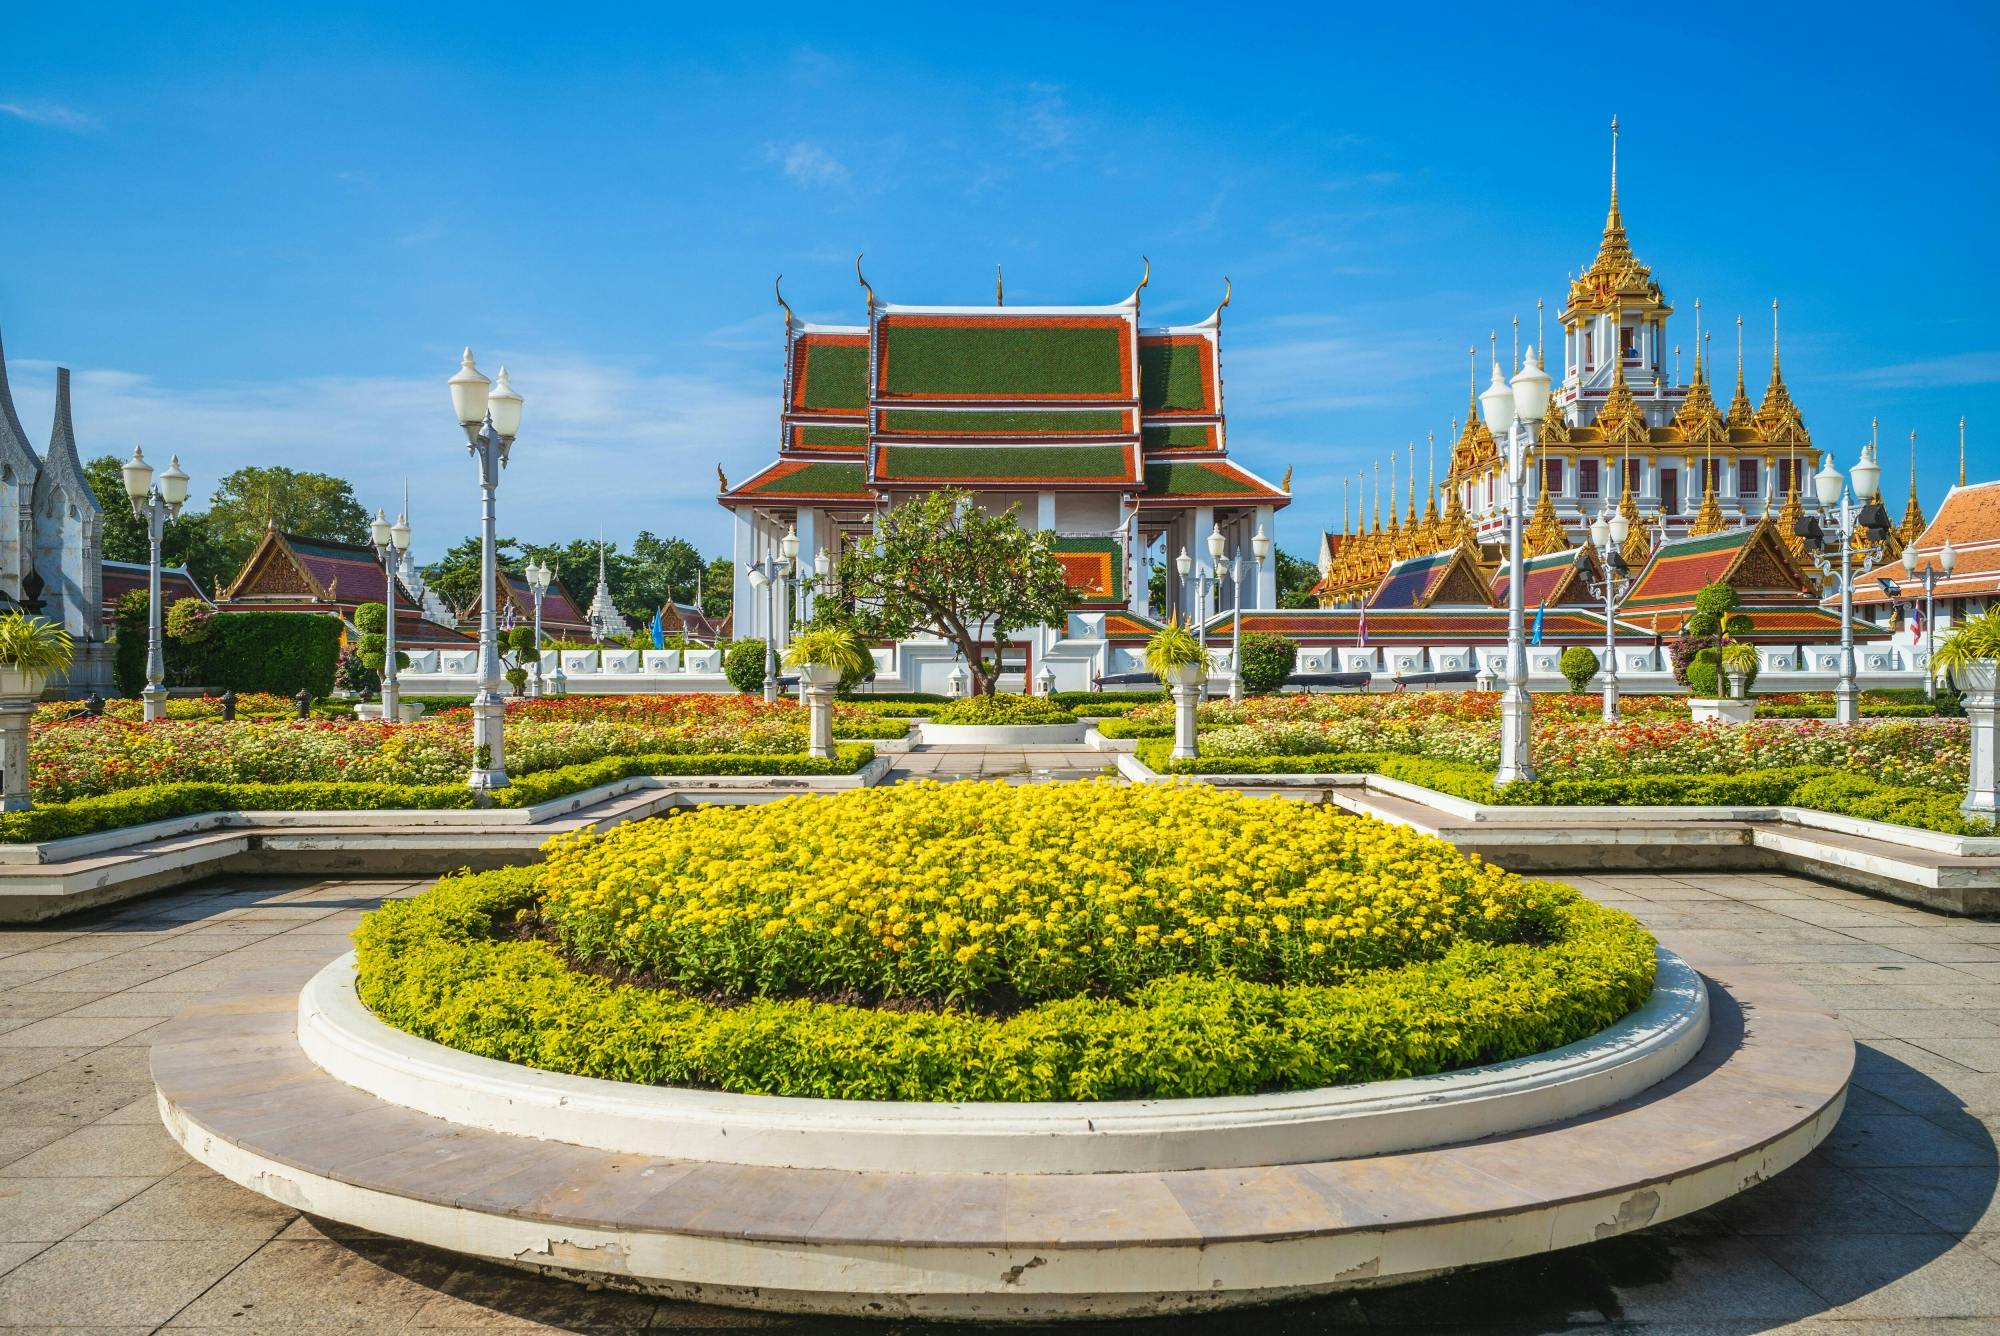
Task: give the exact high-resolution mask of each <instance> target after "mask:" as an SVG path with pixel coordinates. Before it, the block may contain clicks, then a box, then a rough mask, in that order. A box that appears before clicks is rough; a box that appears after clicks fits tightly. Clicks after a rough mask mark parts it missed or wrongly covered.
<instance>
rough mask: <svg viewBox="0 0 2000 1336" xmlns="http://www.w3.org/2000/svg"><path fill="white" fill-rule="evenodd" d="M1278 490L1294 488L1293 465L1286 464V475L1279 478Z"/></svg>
mask: <svg viewBox="0 0 2000 1336" xmlns="http://www.w3.org/2000/svg"><path fill="white" fill-rule="evenodd" d="M1278 490H1279V491H1281V492H1289V491H1291V490H1292V466H1291V465H1290V464H1287V465H1285V476H1284V477H1283V478H1280V479H1279V480H1278Z"/></svg>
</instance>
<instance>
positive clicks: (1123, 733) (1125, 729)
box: [1097, 719, 1174, 738]
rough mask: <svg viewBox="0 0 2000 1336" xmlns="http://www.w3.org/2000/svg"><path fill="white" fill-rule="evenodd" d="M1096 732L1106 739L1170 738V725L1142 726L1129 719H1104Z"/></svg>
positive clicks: (1172, 732)
mask: <svg viewBox="0 0 2000 1336" xmlns="http://www.w3.org/2000/svg"><path fill="white" fill-rule="evenodd" d="M1097 731H1098V733H1099V734H1101V735H1102V736H1104V737H1107V738H1170V737H1172V736H1173V735H1174V726H1173V725H1172V724H1142V723H1138V722H1136V721H1134V720H1131V719H1106V720H1105V721H1104V722H1103V723H1101V724H1099V725H1098V726H1097Z"/></svg>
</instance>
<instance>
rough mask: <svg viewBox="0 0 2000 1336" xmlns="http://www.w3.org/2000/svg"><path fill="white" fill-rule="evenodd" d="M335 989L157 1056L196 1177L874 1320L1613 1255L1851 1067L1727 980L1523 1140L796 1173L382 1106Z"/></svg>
mask: <svg viewBox="0 0 2000 1336" xmlns="http://www.w3.org/2000/svg"><path fill="white" fill-rule="evenodd" d="M322 963H323V962H322V961H320V960H318V959H311V958H308V959H306V960H294V961H290V962H286V963H283V964H278V965H273V966H271V967H269V968H268V969H265V970H262V971H257V972H253V973H247V974H245V975H244V976H241V977H239V978H238V979H236V980H234V981H233V982H232V983H231V984H230V986H229V987H228V988H226V989H225V990H223V991H222V992H220V993H218V994H216V995H214V996H213V997H211V998H208V999H206V1000H204V1001H203V1002H201V1003H198V1004H196V1005H195V1006H194V1007H192V1008H190V1009H188V1010H187V1011H186V1012H183V1013H182V1015H181V1016H179V1017H178V1018H176V1019H175V1020H173V1021H171V1022H169V1023H168V1024H167V1026H166V1027H165V1029H164V1030H163V1031H162V1032H161V1038H160V1040H159V1041H158V1042H157V1043H156V1045H155V1046H154V1048H153V1051H152V1066H153V1077H154V1081H155V1084H156V1087H157V1090H158V1095H159V1104H160V1110H161V1114H162V1117H163V1120H164V1121H165V1124H166V1126H167V1129H168V1131H169V1133H170V1134H171V1135H172V1136H173V1137H174V1138H175V1139H176V1140H177V1141H179V1142H180V1144H181V1145H182V1146H184V1147H185V1148H186V1149H187V1150H188V1151H189V1153H190V1154H192V1155H193V1156H194V1157H195V1158H197V1159H199V1160H201V1161H202V1162H203V1163H205V1164H207V1165H209V1166H210V1167H211V1168H213V1169H215V1170H216V1171H218V1172H219V1173H221V1174H223V1175H224V1176H225V1177H228V1178H230V1179H231V1180H232V1181H234V1182H236V1183H239V1184H241V1185H243V1186H245V1187H247V1188H250V1189H251V1190H253V1191H256V1192H259V1193H261V1194H263V1195H265V1196H268V1197H271V1198H274V1199H276V1200H278V1201H281V1202H284V1203H286V1204H287V1205H289V1206H291V1207H293V1208H294V1209H297V1210H301V1211H306V1212H309V1213H312V1214H314V1215H319V1216H323V1217H326V1218H329V1219H333V1220H337V1221H341V1222H343V1223H347V1224H352V1225H356V1226H359V1227H361V1228H365V1229H369V1230H373V1231H375V1232H377V1233H384V1234H388V1235H391V1236H394V1237H400V1238H406V1239H411V1240H414V1241H418V1242H422V1243H426V1244H429V1245H432V1246H438V1247H443V1248H447V1249H452V1250H456V1251H459V1252H463V1253H470V1254H474V1255H477V1256H481V1257H485V1258H489V1259H492V1260H496V1261H502V1262H507V1263H511V1264H513V1265H516V1266H521V1267H524V1268H527V1269H530V1270H536V1271H542V1272H546V1273H550V1274H556V1275H563V1276H569V1277H573V1278H577V1279H583V1280H588V1281H591V1282H595V1283H603V1284H609V1285H613V1286H618V1287H621V1288H632V1289H638V1290H642V1291H645V1292H647V1293H652V1294H659V1295H666V1296H671V1297H673V1298H677V1299H683V1300H688V1301H693V1302H701V1303H721V1304H730V1305H736V1306H741V1307H748V1308H760V1309H767V1310H778V1311H788V1312H811V1313H839V1314H847V1315H853V1316H865V1317H876V1318H888V1317H902V1316H914V1317H926V1318H937V1319H944V1318H971V1319H984V1320H1012V1321H1033V1320H1045V1319H1053V1318H1076V1317H1121V1316H1139V1315H1148V1314H1162V1313H1173V1312H1186V1311H1196V1310H1202V1309H1216V1308H1226V1307H1230V1306H1233V1305H1241V1304H1250V1303H1261V1302H1268V1301H1271V1300H1275V1299H1283V1298H1289V1297H1294V1296H1301V1295H1307V1294H1314V1293H1324V1292H1328V1291H1333V1290H1341V1289H1347V1288H1352V1287H1356V1286H1367V1285H1377V1284H1384V1283H1394V1282H1398V1281H1404V1280H1409V1279H1414V1278H1416V1277H1419V1276H1423V1275H1429V1274H1434V1273H1436V1272H1440V1271H1446V1270H1451V1269H1454V1268H1458V1267H1464V1266H1472V1265H1478V1264H1480V1263H1484V1262H1494V1261H1501V1260H1505V1259H1508V1258H1514V1257H1523V1256H1530V1255H1535V1254H1539V1253H1544V1252H1549V1251H1553V1250H1556V1249H1560V1248H1567V1247H1572V1246H1575V1245H1578V1244H1588V1243H1591V1242H1593V1241H1601V1240H1604V1239H1608V1238H1611V1237H1614V1236H1616V1235H1619V1234H1623V1233H1627V1232H1630V1231H1632V1230H1637V1229H1642V1228H1645V1227H1647V1226H1649V1225H1653V1224H1657V1223H1659V1222H1661V1221H1665V1220H1669V1219H1672V1218H1674V1217H1676V1216H1679V1215H1684V1214H1686V1213H1688V1212H1690V1211H1696V1210H1700V1209H1702V1208H1704V1207H1707V1206H1711V1205H1713V1204H1714V1203H1716V1202H1718V1201H1720V1200H1722V1199H1724V1198H1726V1197H1729V1196H1731V1195H1733V1194H1735V1193H1738V1192H1741V1191H1743V1190H1744V1189H1745V1188H1747V1187H1750V1186H1752V1185H1754V1184H1756V1183H1760V1182H1762V1181H1764V1180H1765V1179H1767V1178H1769V1177H1771V1176H1772V1175H1773V1174H1776V1173H1778V1172H1780V1171H1782V1170H1783V1169H1785V1168H1787V1167H1788V1166H1790V1165H1791V1164H1794V1163H1796V1162H1797V1161H1798V1160H1799V1159H1800V1158H1802V1157H1803V1156H1805V1155H1806V1154H1807V1153H1808V1152H1809V1151H1810V1150H1811V1149H1812V1148H1813V1147H1814V1146H1816V1145H1818V1144H1819V1142H1820V1141H1822V1140H1823V1139H1824V1138H1825V1137H1826V1136H1827V1135H1828V1134H1829V1133H1830V1132H1831V1131H1832V1129H1833V1126H1834V1124H1835V1122H1836V1121H1837V1120H1838V1118H1839V1116H1840V1111H1841V1108H1842V1106H1843V1104H1844V1101H1845V1095H1846V1088H1847V1082H1848V1079H1849V1077H1850V1075H1851V1074H1852V1070H1853V1060H1854V1041H1853V1039H1852V1038H1851V1037H1850V1036H1849V1034H1848V1032H1847V1030H1846V1029H1845V1027H1844V1026H1842V1025H1841V1023H1840V1022H1839V1021H1837V1020H1835V1019H1834V1018H1832V1017H1830V1016H1828V1015H1826V1014H1825V1013H1824V1012H1823V1011H1822V1010H1821V1009H1820V1008H1819V1007H1818V1006H1816V1005H1815V1004H1814V1003H1813V1002H1812V1000H1811V999H1810V998H1808V997H1806V996H1805V995H1804V994H1803V993H1802V992H1800V991H1799V990H1798V989H1796V988H1795V987H1793V986H1792V985H1790V984H1789V983H1786V982H1784V981H1782V980H1781V979H1779V978H1777V977H1776V976H1774V975H1772V974H1770V973H1769V972H1766V971H1760V970H1758V969H1757V968H1755V967H1751V966H1738V965H1729V966H1719V967H1717V968H1714V969H1711V970H1709V971H1707V972H1706V974H1707V980H1708V985H1709V989H1710V998H1711V1005H1712V1007H1713V1012H1712V1024H1711V1027H1710V1031H1709V1035H1708V1038H1707V1040H1706V1042H1705V1043H1704V1044H1703V1046H1702V1048H1701V1050H1700V1052H1699V1053H1698V1054H1697V1055H1696V1057H1695V1058H1694V1060H1693V1061H1691V1062H1690V1063H1688V1065H1687V1066H1686V1067H1684V1068H1682V1069H1681V1071H1679V1072H1678V1073H1676V1074H1675V1075H1674V1076H1672V1077H1670V1078H1668V1079H1667V1080H1666V1081H1663V1082H1661V1083H1659V1084H1658V1085H1656V1086H1654V1087H1652V1088H1651V1089H1649V1090H1647V1091H1646V1092H1644V1093H1643V1094H1641V1095H1640V1096H1638V1097H1636V1098H1634V1099H1630V1100H1626V1101H1623V1102H1621V1103H1619V1104H1616V1105H1613V1106H1610V1107H1608V1108H1605V1109H1601V1110H1598V1111H1596V1112H1594V1113H1591V1114H1588V1115H1585V1116H1583V1117H1580V1118H1575V1119H1570V1120H1566V1121H1564V1122H1560V1123H1556V1124H1553V1125H1550V1126H1548V1127H1543V1128H1537V1129H1534V1130H1532V1131H1527V1132H1522V1133H1516V1134H1513V1135H1509V1136H1501V1137H1489V1138H1483V1139H1480V1140H1477V1141H1472V1142H1467V1143H1463V1144H1459V1145H1452V1146H1440V1147H1435V1148H1431V1149H1424V1150H1413V1151H1406V1152H1401V1153H1396V1154H1390V1155H1381V1156H1369V1157H1364V1158H1360V1159H1352V1160H1341V1161H1321V1162H1314V1163H1307V1164H1290V1165H1276V1166H1262V1167H1245V1168H1232V1169H1200V1170H1188V1171H1171V1172H1132V1173H1109V1174H1067V1175H1065V1174H1045V1173H1035V1172H1018V1173H1003V1174H979V1173H965V1172H942V1173H875V1172H861V1171H842V1170H819V1169H772V1168H765V1167H758V1166H743V1165H731V1164H723V1163H719V1162H714V1161H709V1162H694V1161H689V1160H684V1159H667V1158H656V1157H648V1156H643V1155H631V1154H619V1153H616V1152H608V1151H602V1150H595V1149H591V1148H587V1147H581V1146H575V1145H571V1144H568V1143H565V1142H559V1141H544V1140H537V1139H533V1138H527V1137H514V1136H506V1135H503V1134H500V1133H495V1132H487V1131H482V1130H480V1129H477V1128H470V1127H465V1126H462V1125H456V1124H452V1123H447V1122H444V1121H442V1120H439V1119H436V1118H431V1117H428V1116H426V1115H423V1114H419V1113H415V1112H412V1111H411V1110H408V1109H403V1108H399V1107H397V1106H395V1105H392V1104H388V1103H385V1102H383V1101H381V1100H378V1099H375V1098H374V1097H372V1096H369V1095H367V1094H365V1093H363V1092H361V1091H359V1090H356V1089H354V1088H353V1087H351V1086H348V1085H345V1084H344V1083H342V1082H340V1081H338V1080H335V1079H334V1078H333V1077H331V1076H329V1075H327V1074H326V1073H325V1072H323V1071H321V1070H320V1069H319V1068H318V1067H316V1066H315V1065H314V1064H313V1063H312V1061H311V1059H310V1058H308V1057H307V1056H306V1054H305V1053H304V1052H303V1050H302V1049H301V1048H300V1046H299V1042H298V1037H297V1033H296V1027H297V1014H298V990H299V989H300V987H301V986H302V985H303V984H304V982H305V981H306V980H307V979H308V978H309V977H310V976H311V975H312V974H313V973H314V972H316V970H317V969H318V968H319V967H320V965H321V964H322ZM1746 1014H1749V1015H1754V1017H1755V1024H1754V1026H1746V1025H1745V1016H1746ZM1025 1167H1029V1166H1024V1168H1025Z"/></svg>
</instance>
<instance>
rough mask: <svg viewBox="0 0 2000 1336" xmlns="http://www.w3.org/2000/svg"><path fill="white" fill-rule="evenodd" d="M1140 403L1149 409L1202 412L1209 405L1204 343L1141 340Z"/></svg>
mask: <svg viewBox="0 0 2000 1336" xmlns="http://www.w3.org/2000/svg"><path fill="white" fill-rule="evenodd" d="M1139 403H1140V405H1141V406H1142V407H1145V408H1148V409H1160V410H1163V411H1180V412H1199V411H1200V410H1202V409H1204V408H1207V407H1209V403H1208V385H1207V377H1206V376H1204V375H1203V374H1202V367H1201V347H1200V345H1198V344H1195V343H1191V342H1181V343H1165V342H1155V341H1153V340H1143V341H1141V342H1140V344H1139Z"/></svg>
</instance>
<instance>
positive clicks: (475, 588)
mask: <svg viewBox="0 0 2000 1336" xmlns="http://www.w3.org/2000/svg"><path fill="white" fill-rule="evenodd" d="M493 557H494V560H496V561H497V562H499V564H500V569H501V570H503V571H508V572H512V573H516V574H518V573H519V572H520V570H521V567H522V564H523V561H524V558H523V557H522V555H521V545H520V544H519V543H517V542H516V541H515V540H513V539H512V538H501V539H498V540H496V541H495V542H494V544H493ZM424 584H425V586H426V587H427V588H429V589H431V590H433V591H434V592H435V593H436V594H437V596H438V598H439V599H441V600H442V601H443V603H444V605H445V606H446V607H447V608H450V609H451V615H452V616H454V617H456V618H457V619H458V620H459V621H461V622H462V621H466V620H467V619H469V618H470V617H471V616H472V613H473V610H474V609H475V608H476V607H477V606H478V604H479V539H478V538H477V537H476V536H475V537H472V538H463V539H460V540H459V541H458V542H457V543H455V544H454V545H453V546H452V547H451V548H449V549H448V550H447V551H446V552H445V554H444V555H443V556H442V557H440V558H438V560H437V561H436V562H435V563H434V564H432V565H431V567H430V568H429V569H428V570H426V571H425V572H424Z"/></svg>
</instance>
